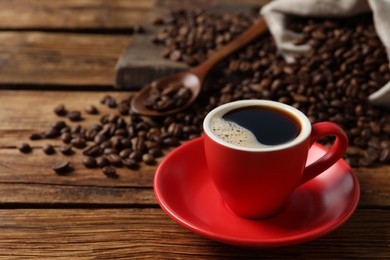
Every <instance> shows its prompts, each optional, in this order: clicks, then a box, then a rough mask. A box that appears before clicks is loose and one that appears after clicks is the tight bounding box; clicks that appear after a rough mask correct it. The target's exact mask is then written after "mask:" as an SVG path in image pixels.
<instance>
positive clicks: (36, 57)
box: [0, 31, 131, 86]
mask: <svg viewBox="0 0 390 260" xmlns="http://www.w3.org/2000/svg"><path fill="white" fill-rule="evenodd" d="M130 39H131V36H130V34H129V35H109V34H107V35H104V34H98V35H95V34H82V33H80V34H76V33H48V32H4V31H3V32H0V84H2V85H4V84H30V85H33V84H36V85H50V84H57V85H62V86H66V85H92V86H101V85H103V86H112V85H113V84H114V76H115V63H116V61H117V59H118V57H119V55H120V53H121V52H122V50H123V48H125V46H126V45H127V44H128V42H129V41H130Z"/></svg>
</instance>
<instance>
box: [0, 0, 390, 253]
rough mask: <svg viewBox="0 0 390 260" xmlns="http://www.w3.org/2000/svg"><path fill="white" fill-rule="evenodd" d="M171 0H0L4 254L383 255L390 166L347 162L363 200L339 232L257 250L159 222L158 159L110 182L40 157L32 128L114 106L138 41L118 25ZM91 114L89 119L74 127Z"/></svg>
mask: <svg viewBox="0 0 390 260" xmlns="http://www.w3.org/2000/svg"><path fill="white" fill-rule="evenodd" d="M183 2H185V3H186V4H189V3H191V2H196V1H183ZM212 2H214V3H220V2H222V0H221V1H212ZM225 2H226V3H229V4H234V1H233V0H231V1H225ZM243 2H245V3H251V4H253V3H256V2H257V1H253V0H246V1H243ZM175 3H176V2H174V1H172V2H171V1H158V0H157V2H155V1H152V0H145V1H144V0H136V1H133V0H131V1H130V0H129V1H124V0H123V1H103V0H101V1H95V0H83V1H77V0H70V1H62V2H61V1H49V0H42V1H41V0H40V1H27V0H15V1H5V0H4V1H0V258H1V259H29V258H34V259H54V258H59V259H75V258H80V259H90V258H103V259H113V258H126V259H128V258H137V259H139V258H149V259H230V258H232V259H244V258H252V259H260V258H261V259H263V258H264V259H281V258H287V259H353V258H357V259H389V258H390V221H389V219H390V185H389V183H390V166H389V165H387V166H379V167H375V168H359V169H354V172H355V173H356V175H357V176H358V178H359V182H360V186H361V200H360V202H359V205H358V209H357V211H356V212H355V213H354V215H353V216H352V218H351V219H350V220H348V221H347V223H346V224H345V225H343V226H342V227H340V228H339V229H337V230H336V231H334V232H332V233H331V234H329V235H327V236H325V237H323V238H320V239H318V240H315V241H311V242H309V243H305V244H302V245H295V246H289V247H283V248H271V249H256V250H254V249H243V248H236V247H232V246H228V245H224V244H221V243H218V242H214V241H211V240H209V239H206V238H204V237H202V236H199V235H197V234H193V233H191V232H190V231H188V230H187V229H185V228H183V227H181V226H179V225H178V224H176V223H175V222H174V221H172V220H171V219H170V218H169V217H167V216H166V215H165V214H164V213H163V211H162V210H161V209H160V208H159V206H158V204H157V201H156V199H155V197H154V194H153V177H154V172H155V169H156V167H154V166H144V167H142V168H141V169H140V170H137V171H131V170H125V169H124V168H122V169H119V172H118V174H119V178H118V179H109V178H106V177H105V176H104V175H103V174H102V173H101V172H100V171H99V170H91V169H86V168H84V167H83V166H82V165H81V163H80V161H78V159H77V157H76V156H74V157H69V158H68V159H69V160H70V161H72V164H74V167H75V171H74V172H72V173H71V174H69V175H67V176H58V175H56V174H55V173H54V172H53V171H52V169H51V166H52V164H53V163H54V162H56V161H57V160H58V159H60V158H63V156H62V155H60V154H58V153H56V154H55V155H52V156H47V155H44V154H43V153H42V150H41V149H40V147H41V146H42V145H43V144H45V143H48V140H40V141H34V142H32V141H29V140H28V136H29V134H31V133H32V132H36V131H42V130H44V129H46V128H48V127H50V126H51V124H52V123H53V122H55V121H56V120H58V117H57V116H56V115H55V114H54V113H53V111H52V110H53V108H54V106H56V105H58V104H65V105H66V106H67V107H69V108H72V109H77V110H83V109H84V107H85V106H86V105H88V104H93V105H96V106H97V107H98V108H99V110H100V115H101V114H106V113H116V111H115V110H113V109H109V108H107V107H105V106H102V105H100V104H99V99H100V98H101V97H102V96H103V95H106V94H110V95H112V96H113V97H115V98H117V99H118V100H120V99H123V98H126V97H127V96H128V95H132V94H133V93H130V92H125V91H115V90H114V87H113V86H114V76H115V64H116V62H117V60H118V58H119V56H120V55H121V53H122V51H123V50H124V49H125V48H126V46H127V45H128V44H129V43H130V42H131V41H132V40H133V39H134V37H136V35H130V34H127V33H126V30H127V29H128V28H130V26H132V25H135V24H139V23H141V22H142V21H144V19H145V16H146V15H147V14H148V12H151V11H153V10H155V8H158V7H159V6H161V5H165V7H169V6H173V4H175ZM193 4H194V3H193ZM95 117H97V116H92V115H85V119H84V120H83V121H82V122H81V123H80V124H82V125H89V124H90V123H92V122H94V121H96V118H95ZM22 141H28V142H29V143H30V144H32V145H33V147H34V149H33V152H32V153H31V154H22V153H20V152H19V151H18V150H17V149H16V146H17V144H18V143H19V142H22ZM50 143H52V144H53V145H58V144H59V141H55V140H53V141H50ZM76 152H77V153H79V152H80V151H76Z"/></svg>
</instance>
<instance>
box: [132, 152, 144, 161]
mask: <svg viewBox="0 0 390 260" xmlns="http://www.w3.org/2000/svg"><path fill="white" fill-rule="evenodd" d="M129 158H130V159H134V160H136V161H137V162H140V161H141V160H142V153H141V152H140V151H134V152H132V153H131V154H130V155H129Z"/></svg>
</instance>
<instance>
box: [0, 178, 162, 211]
mask: <svg viewBox="0 0 390 260" xmlns="http://www.w3.org/2000/svg"><path fill="white" fill-rule="evenodd" d="M156 204H157V201H156V199H155V197H154V193H153V189H151V188H132V187H98V186H80V185H78V184H77V183H75V185H58V184H57V185H50V184H35V183H33V182H30V183H28V184H25V183H0V208H9V207H57V208H59V207H75V206H78V207H118V206H121V207H125V206H127V207H129V206H132V207H134V206H143V207H144V206H155V205H156Z"/></svg>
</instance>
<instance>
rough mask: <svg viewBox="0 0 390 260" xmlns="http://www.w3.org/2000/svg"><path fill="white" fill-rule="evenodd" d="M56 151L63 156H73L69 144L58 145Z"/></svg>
mask: <svg viewBox="0 0 390 260" xmlns="http://www.w3.org/2000/svg"><path fill="white" fill-rule="evenodd" d="M58 150H59V151H60V152H61V153H62V154H63V155H72V154H73V149H72V146H71V145H69V144H63V145H60V147H59V148H58Z"/></svg>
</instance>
